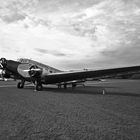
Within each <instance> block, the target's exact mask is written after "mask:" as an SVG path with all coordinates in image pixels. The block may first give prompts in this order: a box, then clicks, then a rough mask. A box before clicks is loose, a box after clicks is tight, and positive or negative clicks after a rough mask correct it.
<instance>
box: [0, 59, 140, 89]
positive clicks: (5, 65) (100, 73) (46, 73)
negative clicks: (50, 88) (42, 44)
mask: <svg viewBox="0 0 140 140" xmlns="http://www.w3.org/2000/svg"><path fill="white" fill-rule="evenodd" d="M0 69H2V71H3V77H5V78H14V79H20V82H18V84H17V88H20V89H21V88H23V87H24V85H25V82H26V81H27V82H32V83H33V84H34V85H35V89H36V90H37V91H41V90H42V89H43V86H42V85H43V84H46V85H48V84H56V85H58V87H61V86H62V85H63V86H64V88H67V85H68V84H71V85H72V87H76V85H77V84H78V83H80V82H85V81H86V78H96V77H97V78H99V77H104V76H109V75H111V76H112V75H116V74H121V75H123V74H124V75H125V74H129V73H131V74H137V73H139V72H140V66H130V67H121V68H111V69H99V70H81V71H61V70H58V69H55V68H53V67H50V66H47V65H44V64H41V63H39V62H36V61H30V62H29V61H28V62H24V61H23V62H21V61H14V60H6V59H5V58H1V59H0Z"/></svg>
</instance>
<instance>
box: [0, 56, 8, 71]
mask: <svg viewBox="0 0 140 140" xmlns="http://www.w3.org/2000/svg"><path fill="white" fill-rule="evenodd" d="M6 65H7V60H6V59H5V58H1V59H0V68H1V69H5V68H6Z"/></svg>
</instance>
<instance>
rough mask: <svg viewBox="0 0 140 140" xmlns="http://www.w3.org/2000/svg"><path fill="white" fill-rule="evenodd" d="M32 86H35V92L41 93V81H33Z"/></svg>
mask: <svg viewBox="0 0 140 140" xmlns="http://www.w3.org/2000/svg"><path fill="white" fill-rule="evenodd" d="M34 85H35V91H41V90H43V86H42V83H41V79H37V80H36V81H35V83H34Z"/></svg>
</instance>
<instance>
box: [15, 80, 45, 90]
mask: <svg viewBox="0 0 140 140" xmlns="http://www.w3.org/2000/svg"><path fill="white" fill-rule="evenodd" d="M32 82H33V84H34V87H35V91H41V90H43V86H42V83H41V80H35V81H32ZM24 85H25V80H21V81H20V82H18V84H17V88H19V89H22V88H24Z"/></svg>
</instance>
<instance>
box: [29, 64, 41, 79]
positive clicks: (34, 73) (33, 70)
mask: <svg viewBox="0 0 140 140" xmlns="http://www.w3.org/2000/svg"><path fill="white" fill-rule="evenodd" d="M41 74H42V69H41V68H39V67H38V66H36V65H32V66H31V67H30V68H29V75H30V77H32V78H39V77H41Z"/></svg>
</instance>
